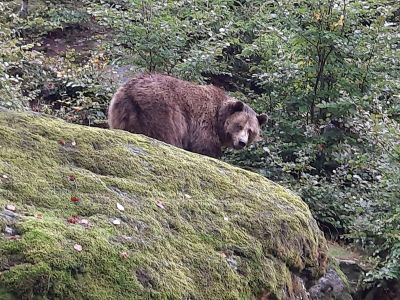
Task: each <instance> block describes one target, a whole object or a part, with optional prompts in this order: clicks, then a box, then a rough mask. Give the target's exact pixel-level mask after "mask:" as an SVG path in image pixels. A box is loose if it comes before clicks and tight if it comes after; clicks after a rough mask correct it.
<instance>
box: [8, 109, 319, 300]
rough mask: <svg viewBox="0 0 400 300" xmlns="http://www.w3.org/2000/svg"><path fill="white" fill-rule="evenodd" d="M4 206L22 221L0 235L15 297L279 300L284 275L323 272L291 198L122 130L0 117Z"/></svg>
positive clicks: (310, 231) (302, 211)
mask: <svg viewBox="0 0 400 300" xmlns="http://www.w3.org/2000/svg"><path fill="white" fill-rule="evenodd" d="M4 175H5V176H4ZM69 175H74V176H75V177H76V180H75V181H70V180H69V179H68V176H69ZM71 196H76V197H79V198H80V199H81V201H80V202H79V203H78V204H75V203H72V202H71V201H70V198H71ZM160 202H161V203H162V205H163V207H162V205H160V204H159V203H160ZM117 203H121V204H122V205H123V206H124V207H125V211H119V210H118V209H117V207H116V204H117ZM7 204H13V205H15V206H16V208H17V211H16V213H18V214H19V216H18V217H17V218H13V219H12V220H10V219H6V218H5V217H4V216H3V217H1V216H0V220H1V222H2V223H0V225H1V226H2V227H3V228H4V227H5V226H10V227H11V228H13V229H14V230H15V232H16V233H18V234H19V235H20V238H19V239H10V238H9V237H7V236H6V235H4V236H3V237H1V238H0V256H1V257H3V258H2V259H1V260H0V272H1V273H0V288H1V289H0V295H1V291H7V292H8V293H12V294H13V295H15V296H16V297H17V298H18V299H24V298H25V299H33V298H37V299H40V298H41V297H47V298H59V299H82V298H85V299H149V298H151V299H256V298H257V297H258V296H259V295H260V294H261V293H262V292H263V291H268V292H270V293H271V294H272V295H275V296H276V297H277V298H280V297H282V296H283V293H284V292H283V291H284V290H285V287H288V286H289V287H290V285H291V279H290V271H296V272H297V271H301V270H303V269H304V268H308V269H309V270H310V271H311V273H312V274H314V275H315V276H316V274H318V273H319V272H321V271H322V270H323V266H321V265H320V257H319V254H320V252H321V251H322V252H323V251H325V250H324V249H325V240H324V239H323V237H322V235H321V233H320V231H319V230H318V228H317V226H316V223H315V221H314V220H313V219H312V217H311V214H310V211H309V210H308V207H307V206H306V205H305V204H304V203H303V202H302V201H301V200H300V199H299V198H298V197H297V196H295V195H293V194H292V193H291V192H289V191H287V190H285V189H284V188H282V187H281V186H279V185H277V184H274V183H272V182H270V181H268V180H266V179H265V178H263V177H261V176H259V175H257V174H254V173H251V172H248V171H245V170H241V169H238V168H235V167H232V166H229V165H227V164H225V163H223V162H220V161H218V160H215V159H211V158H208V157H204V156H200V155H196V154H193V153H189V152H186V151H183V150H181V149H176V148H175V147H171V146H168V145H165V144H164V143H161V142H158V141H155V140H151V139H148V138H146V137H143V136H139V135H133V134H128V133H126V132H122V131H111V130H104V129H98V128H88V127H82V126H78V125H72V124H68V123H66V122H63V121H60V120H58V119H54V118H48V117H41V116H38V115H28V114H16V113H5V112H0V205H1V206H2V207H5V206H6V205H7ZM157 204H158V205H157ZM73 215H75V216H78V217H80V218H86V219H87V220H88V221H89V224H90V226H89V227H87V228H86V227H83V226H81V225H79V224H70V223H68V222H67V218H68V217H70V216H73ZM114 218H120V219H121V224H120V225H113V224H112V222H111V221H112V220H113V219H114ZM75 244H80V245H81V246H82V251H80V252H79V251H76V250H74V245H75ZM121 253H124V255H121ZM126 254H127V255H126ZM5 293H6V292H5Z"/></svg>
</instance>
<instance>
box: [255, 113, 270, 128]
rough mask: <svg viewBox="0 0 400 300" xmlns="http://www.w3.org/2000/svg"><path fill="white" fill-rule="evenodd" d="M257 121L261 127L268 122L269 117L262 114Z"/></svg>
mask: <svg viewBox="0 0 400 300" xmlns="http://www.w3.org/2000/svg"><path fill="white" fill-rule="evenodd" d="M257 120H258V124H260V126H261V125H262V124H264V123H265V122H267V120H268V116H267V115H266V114H261V115H258V116H257Z"/></svg>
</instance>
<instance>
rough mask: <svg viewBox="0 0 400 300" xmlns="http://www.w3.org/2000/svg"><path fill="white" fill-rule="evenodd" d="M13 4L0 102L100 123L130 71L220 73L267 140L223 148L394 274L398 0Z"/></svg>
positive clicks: (399, 255) (2, 12)
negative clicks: (255, 113) (265, 117)
mask: <svg viewBox="0 0 400 300" xmlns="http://www.w3.org/2000/svg"><path fill="white" fill-rule="evenodd" d="M19 5H20V3H19V2H16V1H3V2H1V3H0V27H1V32H0V43H1V47H0V95H1V99H0V105H3V106H6V107H13V108H17V109H22V108H24V107H25V108H26V107H30V108H31V109H34V110H38V111H45V112H48V113H52V114H55V115H58V116H61V117H63V118H65V119H67V120H69V121H73V122H77V123H81V124H86V125H96V126H105V117H106V108H107V104H108V101H109V100H110V98H111V95H112V93H113V92H114V91H115V88H116V87H117V85H118V84H119V83H120V82H121V81H122V80H123V79H124V78H126V76H128V74H130V73H133V72H136V71H141V70H147V71H162V72H166V73H170V74H174V75H177V76H179V77H181V78H185V79H190V80H195V81H197V82H211V83H214V84H217V85H220V86H222V87H224V88H225V89H227V90H228V91H229V92H231V93H232V95H234V96H236V97H238V98H241V99H243V100H245V101H247V102H249V103H251V104H252V106H253V107H255V108H256V109H257V110H259V111H266V112H267V113H268V114H269V116H270V121H269V124H268V126H267V128H265V132H264V135H265V142H264V143H262V144H260V145H257V146H256V147H252V148H251V149H248V150H244V151H241V152H236V151H235V152H232V151H228V152H227V153H226V156H225V159H226V161H228V162H231V163H234V164H237V165H240V166H242V167H245V168H251V169H253V170H256V171H258V172H261V173H262V174H264V175H265V176H267V177H269V178H271V179H273V180H275V181H278V182H281V183H283V184H285V185H287V186H289V187H291V188H292V189H293V190H295V191H297V192H298V193H299V194H300V195H301V196H302V198H303V199H304V200H305V201H306V202H307V203H308V204H309V206H310V208H311V209H312V211H313V213H314V216H315V217H316V219H317V220H318V221H319V224H320V226H321V228H322V229H323V230H324V231H325V233H326V234H327V235H329V236H331V237H332V238H339V239H341V240H344V241H346V242H350V243H353V244H355V245H358V246H359V247H361V248H362V249H364V250H365V253H366V254H368V255H370V257H371V260H372V261H371V262H372V263H373V265H374V268H373V270H372V271H371V272H370V273H369V274H368V278H367V279H366V282H369V283H371V284H375V283H376V282H385V281H387V280H392V279H399V278H400V267H399V266H400V222H399V220H400V218H399V217H400V205H399V200H400V127H399V123H398V122H399V120H400V63H399V58H400V57H399V56H400V51H399V48H400V43H399V37H400V35H399V32H400V28H399V24H400V5H399V3H398V1H390V0H385V1H376V0H364V1H352V2H350V1H347V0H341V1H339V0H337V1H335V0H308V1H289V0H276V1H265V0H262V1H261V0H254V1H245V0H217V1H212V2H211V1H206V0H197V1H192V0H181V1H154V0H141V1H139V0H113V1H112V0H98V1H72V0H71V1H62V2H60V1H42V2H40V1H37V2H36V3H35V4H32V7H30V8H29V14H28V16H27V17H26V18H21V17H18V10H19ZM63 41H64V42H65V43H64V44H63V43H62V42H63ZM67 45H68V46H69V47H67Z"/></svg>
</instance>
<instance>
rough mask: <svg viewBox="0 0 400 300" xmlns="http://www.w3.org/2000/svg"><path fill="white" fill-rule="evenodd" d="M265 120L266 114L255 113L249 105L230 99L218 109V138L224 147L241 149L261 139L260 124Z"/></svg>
mask: <svg viewBox="0 0 400 300" xmlns="http://www.w3.org/2000/svg"><path fill="white" fill-rule="evenodd" d="M266 121H267V115H266V114H260V115H257V114H256V113H255V112H254V110H253V109H251V107H250V106H248V105H246V104H244V103H243V102H241V101H236V100H231V101H228V102H226V103H224V104H223V106H222V107H221V109H220V111H219V127H220V130H219V131H220V132H219V135H220V138H221V140H222V142H223V145H224V146H225V147H229V148H234V149H242V148H244V147H245V146H247V145H250V144H251V143H253V142H258V141H261V140H262V138H261V136H260V133H261V125H263V124H264V123H265V122H266Z"/></svg>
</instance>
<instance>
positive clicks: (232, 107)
mask: <svg viewBox="0 0 400 300" xmlns="http://www.w3.org/2000/svg"><path fill="white" fill-rule="evenodd" d="M243 107H244V103H243V102H242V101H235V102H232V103H230V104H229V111H230V113H231V114H233V113H235V112H239V111H242V110H243Z"/></svg>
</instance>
